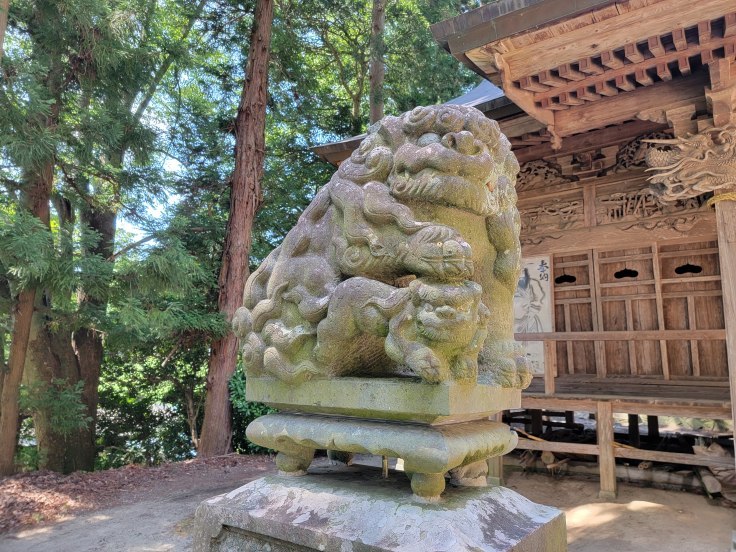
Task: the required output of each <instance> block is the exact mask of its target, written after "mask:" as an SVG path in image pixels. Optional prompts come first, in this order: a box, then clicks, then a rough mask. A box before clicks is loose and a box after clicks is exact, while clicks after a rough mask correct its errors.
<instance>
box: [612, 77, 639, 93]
mask: <svg viewBox="0 0 736 552" xmlns="http://www.w3.org/2000/svg"><path fill="white" fill-rule="evenodd" d="M615 82H616V87H617V88H619V89H620V90H623V91H624V92H631V91H632V90H634V89H635V88H636V84H634V83H633V81H632V80H631V75H616V79H615Z"/></svg>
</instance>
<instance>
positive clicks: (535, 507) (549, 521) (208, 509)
mask: <svg viewBox="0 0 736 552" xmlns="http://www.w3.org/2000/svg"><path fill="white" fill-rule="evenodd" d="M328 471H329V472H330V473H324V472H323V473H314V472H312V473H310V474H309V475H306V476H304V477H298V478H294V477H288V476H269V477H265V478H262V479H258V480H256V481H253V482H251V483H249V484H247V485H245V486H243V487H240V488H239V489H236V490H234V491H232V492H230V493H228V494H225V495H221V496H217V497H214V498H212V499H209V500H207V501H205V502H203V503H202V504H201V505H200V506H199V508H198V509H197V514H196V519H195V537H194V550H195V552H230V551H236V550H237V551H247V552H266V551H269V552H296V551H307V550H321V551H328V552H329V551H334V552H383V551H392V552H394V551H402V552H464V551H474V552H480V551H487V552H501V551H504V552H511V551H513V552H562V551H565V550H567V545H566V536H565V518H564V514H563V513H562V512H560V511H559V510H557V509H555V508H551V507H548V506H541V505H539V504H535V503H533V502H531V501H529V500H527V499H526V498H524V497H522V496H521V495H519V494H518V493H516V492H514V491H512V490H510V489H507V488H504V487H490V488H451V489H448V490H447V492H446V493H445V494H444V495H443V496H442V499H441V501H440V502H438V503H433V504H425V503H421V502H417V500H416V499H414V498H412V495H411V493H410V492H408V481H406V480H405V479H404V478H403V476H402V475H401V474H395V473H394V474H392V475H391V477H390V478H389V479H382V478H381V477H380V472H377V471H375V470H370V469H367V468H354V467H353V468H341V469H337V468H333V469H330V470H328Z"/></svg>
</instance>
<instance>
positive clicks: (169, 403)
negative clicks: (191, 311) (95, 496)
mask: <svg viewBox="0 0 736 552" xmlns="http://www.w3.org/2000/svg"><path fill="white" fill-rule="evenodd" d="M141 349H143V348H141ZM147 349H148V350H150V351H151V352H152V353H154V354H151V355H145V353H143V352H141V351H139V350H135V349H133V350H131V349H129V348H123V349H119V350H116V349H114V348H112V347H111V348H109V350H108V354H107V359H106V362H105V366H106V368H107V369H106V370H105V371H104V372H103V374H102V379H101V381H100V388H99V389H100V408H99V415H98V433H97V440H98V445H99V447H100V449H101V452H100V455H99V456H98V462H97V467H98V468H110V467H118V466H122V465H125V464H129V463H141V464H146V465H156V464H159V463H161V462H165V461H175V460H183V459H186V458H191V457H192V456H193V455H194V447H193V445H192V441H191V437H190V433H191V432H190V427H189V426H188V424H187V420H188V418H189V416H190V414H189V412H188V410H187V409H188V407H189V405H188V404H187V400H186V398H187V397H191V399H192V405H191V406H193V407H194V409H195V410H196V407H197V404H196V403H200V404H201V401H202V399H203V397H204V375H205V373H206V363H204V364H197V363H198V362H201V360H202V359H206V351H205V350H202V349H203V348H202V347H201V346H197V345H196V344H193V347H192V349H191V350H187V351H185V352H183V353H182V354H181V355H180V356H178V357H177V358H176V359H174V358H173V357H171V358H172V360H170V361H169V362H168V363H166V364H164V362H163V361H164V360H165V359H166V356H165V355H166V353H164V352H163V349H162V348H161V347H154V348H147ZM168 352H169V353H170V351H168ZM191 415H192V416H193V418H194V420H195V423H196V421H197V420H198V419H199V415H198V413H197V412H193V413H192V414H191Z"/></svg>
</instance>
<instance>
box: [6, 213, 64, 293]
mask: <svg viewBox="0 0 736 552" xmlns="http://www.w3.org/2000/svg"><path fill="white" fill-rule="evenodd" d="M52 259H53V240H52V237H51V233H50V232H49V231H48V228H46V226H44V225H43V223H42V222H41V221H40V220H38V218H36V217H34V216H32V215H31V214H30V213H29V212H27V211H25V210H10V209H8V210H2V209H0V275H2V276H3V277H4V278H5V279H6V280H7V281H8V282H10V283H11V285H12V287H13V288H14V289H22V288H25V287H26V286H28V285H30V284H32V283H36V282H38V281H39V280H42V279H43V278H44V277H45V276H46V275H47V274H48V272H49V270H50V269H51V268H52V262H51V261H52Z"/></svg>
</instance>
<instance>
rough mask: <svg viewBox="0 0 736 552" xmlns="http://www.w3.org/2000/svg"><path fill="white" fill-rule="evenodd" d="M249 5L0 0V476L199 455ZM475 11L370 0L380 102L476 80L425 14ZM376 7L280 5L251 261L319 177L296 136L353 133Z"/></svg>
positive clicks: (364, 106)
mask: <svg viewBox="0 0 736 552" xmlns="http://www.w3.org/2000/svg"><path fill="white" fill-rule="evenodd" d="M254 4H255V2H247V1H246V2H242V1H234V0H209V1H208V0H199V1H197V2H194V1H191V0H53V1H52V0H37V1H31V0H10V2H9V11H8V10H7V8H8V6H7V0H0V393H2V411H1V412H0V475H2V474H3V473H5V474H7V473H11V472H12V471H13V470H17V469H36V468H42V469H52V470H56V471H63V472H68V471H73V470H76V469H93V468H97V469H100V468H108V467H114V466H119V465H122V464H127V463H146V464H156V463H159V462H162V461H169V460H178V459H184V458H188V457H191V456H193V455H195V454H196V452H197V449H198V447H199V446H200V430H201V427H202V417H203V408H204V401H205V394H206V385H205V381H206V376H207V367H208V359H209V355H210V347H211V345H212V343H213V342H215V341H216V340H218V339H220V338H221V337H223V336H224V335H225V334H226V333H227V332H228V331H229V330H228V326H227V323H226V320H225V316H224V315H223V314H222V313H221V312H219V311H218V291H219V289H218V275H219V273H220V269H221V266H222V259H223V244H224V242H225V233H226V227H227V221H228V216H229V209H230V192H231V184H232V178H231V175H232V174H233V170H234V167H235V156H234V147H235V120H236V113H237V111H238V105H239V102H240V97H241V91H242V90H243V86H244V81H245V68H246V66H247V61H248V59H247V58H248V52H249V46H250V45H249V36H250V35H251V27H252V24H253V17H254V9H255V6H254ZM477 4H478V2H468V1H463V0H387V1H386V3H385V27H384V29H383V32H382V45H381V55H382V57H383V63H382V64H380V65H381V68H382V69H383V70H384V72H385V76H384V81H383V86H382V91H381V93H380V97H381V101H382V102H383V104H384V109H385V112H386V113H387V114H397V113H400V112H403V111H406V110H409V109H411V108H413V107H415V106H416V105H428V104H434V103H440V102H443V101H447V100H449V99H451V98H453V97H455V96H457V95H459V94H461V93H463V92H465V91H467V90H468V89H469V88H470V87H472V85H473V83H474V82H475V81H476V77H474V76H473V75H472V74H470V73H469V72H467V71H466V70H464V69H462V68H461V65H460V64H459V63H457V61H456V60H454V59H453V58H452V57H451V56H449V55H448V54H446V53H445V52H442V51H440V49H439V47H438V46H437V45H436V43H435V42H434V41H433V40H432V37H431V35H430V33H429V25H430V24H431V23H434V22H437V21H440V20H442V19H446V18H448V17H452V16H455V15H457V14H459V13H461V12H463V11H467V10H468V9H470V8H474V7H476V5H477ZM371 13H372V2H371V1H370V0H366V1H356V0H346V1H339V0H280V1H277V2H276V3H275V8H274V16H273V28H272V41H271V47H270V62H269V66H268V67H269V71H268V73H269V75H268V76H269V84H268V100H267V109H266V118H265V129H266V130H265V136H266V146H265V159H264V176H263V179H262V182H261V187H262V192H263V203H262V206H261V208H260V210H259V211H258V214H257V216H256V219H255V225H254V229H253V243H252V248H251V250H250V266H251V268H254V267H255V266H257V265H258V264H259V262H260V261H261V260H262V259H263V258H264V257H265V256H266V255H267V254H268V253H269V252H270V251H271V249H272V248H274V247H275V246H276V245H278V244H279V242H280V241H281V239H282V238H283V236H284V235H285V234H286V232H287V231H288V230H289V229H290V228H291V227H292V226H293V225H294V223H295V222H296V219H297V218H298V216H299V214H300V213H301V211H302V210H303V209H304V207H305V206H306V205H307V204H308V203H309V201H310V200H311V198H312V197H313V195H314V194H315V192H316V190H317V189H318V188H319V187H320V186H322V185H323V184H324V183H326V182H327V180H328V179H329V178H330V176H331V174H332V171H333V168H332V167H331V166H329V165H327V164H326V163H324V162H322V161H320V160H319V159H318V158H317V157H316V156H315V155H314V154H313V153H312V151H311V150H310V148H311V147H312V146H315V145H317V144H322V143H326V142H330V141H334V140H339V139H342V138H346V137H349V136H352V135H355V134H358V133H361V132H364V131H365V130H366V128H367V125H368V121H369V114H370V108H371V105H370V104H371V102H370V101H369V89H370V66H371V55H370V50H371V48H370V46H371V44H372V42H371V41H372V39H371V23H372V16H371ZM4 14H8V17H7V21H4V19H5V18H4V17H3V15H4ZM374 50H375V47H374ZM374 71H375V69H374ZM374 92H375V91H374ZM24 317H25V318H24ZM24 320H25V322H26V323H24ZM24 327H25V328H27V332H26V333H24V331H21V330H22V328H24ZM20 350H22V351H23V352H24V354H23V355H19V353H18V351H20ZM19 359H22V362H19ZM18 384H19V385H18ZM229 387H230V398H231V402H232V407H233V435H232V441H231V446H232V447H233V448H234V449H235V450H236V451H240V452H244V451H248V450H249V446H250V445H249V444H248V443H247V441H246V440H245V434H244V429H245V426H246V425H247V422H248V421H249V420H250V419H252V417H253V416H256V415H258V414H259V413H260V412H261V410H262V407H261V406H260V405H257V404H251V403H248V402H246V401H245V396H244V390H245V379H244V375H243V374H242V371H240V370H238V371H236V373H235V375H234V376H233V378H232V379H231V380H230V385H229ZM15 390H17V393H16V392H15ZM16 445H17V446H16ZM9 447H12V448H13V450H15V454H14V455H13V454H12V451H11V449H10V448H9ZM8 451H11V452H10V456H9V460H8V461H6V462H5V463H3V459H2V458H3V454H5V456H6V457H7V456H8Z"/></svg>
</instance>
